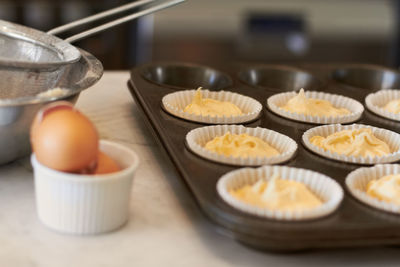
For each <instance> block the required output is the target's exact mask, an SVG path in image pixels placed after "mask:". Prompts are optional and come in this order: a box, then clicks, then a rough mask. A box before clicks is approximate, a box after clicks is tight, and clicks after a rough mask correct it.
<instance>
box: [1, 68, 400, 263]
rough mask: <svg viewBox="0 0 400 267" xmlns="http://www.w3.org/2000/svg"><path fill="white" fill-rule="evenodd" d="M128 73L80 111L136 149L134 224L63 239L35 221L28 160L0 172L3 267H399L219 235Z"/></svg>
mask: <svg viewBox="0 0 400 267" xmlns="http://www.w3.org/2000/svg"><path fill="white" fill-rule="evenodd" d="M128 79H129V74H128V72H105V74H104V76H103V78H102V79H101V80H100V82H98V83H97V84H96V85H95V86H94V87H92V88H90V89H88V90H86V91H85V92H84V93H82V94H81V96H80V98H79V100H78V103H77V107H78V108H79V109H80V110H81V111H83V112H84V113H85V114H86V115H88V116H89V117H90V118H91V119H92V121H93V122H94V123H95V124H96V126H97V128H98V130H99V132H100V135H101V138H103V139H109V140H113V141H117V142H119V143H122V144H124V145H126V146H128V147H130V148H132V149H133V150H135V151H136V152H137V153H138V154H139V156H140V158H141V164H140V167H139V169H138V171H137V174H136V176H135V178H134V182H133V189H132V200H131V209H130V220H129V222H128V223H127V224H126V225H125V226H123V227H122V228H120V229H119V230H117V231H115V232H111V233H108V234H104V235H99V236H83V237H82V236H69V235H62V234H59V233H56V232H53V231H51V230H48V229H47V228H46V227H45V226H43V225H42V224H41V223H40V221H39V220H38V218H37V216H36V210H35V199H34V188H33V175H32V170H31V167H30V163H29V159H28V158H26V159H22V160H19V161H16V162H14V163H11V164H8V165H4V166H0V266H1V267H19V266H31V267H36V266H40V267H50V266H51V267H64V266H73V267H75V266H85V267H91V266H95V267H106V266H113V267H118V266H174V267H178V266H191V267H197V266H207V267H210V266H221V267H222V266H324V267H328V266H362V267H366V266H400V247H399V248H394V247H391V248H390V247H378V248H368V249H342V250H329V251H311V252H302V253H295V254H273V253H266V252H260V251H256V250H253V249H250V248H247V247H245V246H243V245H241V244H239V243H237V242H236V241H234V240H232V239H230V238H229V237H226V236H224V235H222V234H220V233H219V232H217V230H216V227H215V225H213V224H212V223H211V222H210V221H208V219H207V218H205V217H204V216H203V214H202V213H201V212H200V210H199V208H198V207H197V206H196V204H195V202H194V200H193V198H192V197H191V195H190V194H189V192H188V191H187V189H186V188H185V186H184V185H183V184H182V182H181V180H180V178H179V177H178V175H177V173H176V172H175V170H174V168H173V166H172V165H171V163H170V162H169V159H167V158H166V157H165V156H164V154H163V153H162V151H161V150H160V149H161V148H159V147H158V146H157V144H156V143H155V140H154V139H153V137H152V135H151V133H150V131H149V129H147V128H146V125H145V123H144V121H143V118H142V116H141V113H140V111H139V110H138V108H137V107H136V105H135V103H134V101H133V100H132V97H131V95H130V93H129V90H128V89H127V87H126V82H127V80H128Z"/></svg>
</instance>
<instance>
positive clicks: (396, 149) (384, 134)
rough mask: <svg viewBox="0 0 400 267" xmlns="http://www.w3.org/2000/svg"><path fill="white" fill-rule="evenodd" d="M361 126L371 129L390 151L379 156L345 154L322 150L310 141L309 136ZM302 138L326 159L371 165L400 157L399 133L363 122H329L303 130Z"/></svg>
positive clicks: (306, 144) (325, 135) (328, 133)
mask: <svg viewBox="0 0 400 267" xmlns="http://www.w3.org/2000/svg"><path fill="white" fill-rule="evenodd" d="M361 128H368V129H371V130H372V132H373V134H374V135H375V136H376V137H377V138H379V139H381V140H382V141H384V142H385V143H386V144H387V145H388V146H389V148H390V151H391V153H390V154H388V155H384V156H380V157H378V156H376V157H361V156H358V157H355V156H346V155H342V154H338V153H336V152H331V151H328V150H324V149H323V148H320V147H318V146H316V145H314V144H312V143H311V142H310V138H311V137H313V136H316V135H319V136H323V137H327V136H328V135H331V134H333V133H335V132H339V131H343V130H356V129H361ZM302 140H303V143H304V145H305V146H306V147H307V148H308V149H310V150H311V151H313V152H314V153H316V154H318V155H321V156H324V157H326V158H328V159H333V160H338V161H343V162H349V163H355V164H365V165H371V164H382V163H390V162H395V161H398V160H399V159H400V134H398V133H395V132H393V131H389V130H386V129H383V128H377V127H372V126H368V125H363V124H351V125H341V124H331V125H323V126H317V127H314V128H311V129H309V130H308V131H306V132H304V134H303V137H302Z"/></svg>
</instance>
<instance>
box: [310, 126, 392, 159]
mask: <svg viewBox="0 0 400 267" xmlns="http://www.w3.org/2000/svg"><path fill="white" fill-rule="evenodd" d="M310 142H311V143H312V144H314V145H316V146H319V147H321V148H323V149H324V150H325V151H326V150H328V151H331V152H336V153H338V154H343V155H346V156H355V157H358V156H361V157H368V156H370V157H375V156H384V155H387V154H390V153H391V152H390V148H389V146H388V145H387V144H386V143H385V142H384V141H382V140H380V139H379V138H377V137H376V136H375V135H374V134H373V132H372V130H371V129H368V128H361V129H357V130H344V131H340V132H336V133H334V134H331V135H328V136H327V137H322V136H313V137H311V138H310Z"/></svg>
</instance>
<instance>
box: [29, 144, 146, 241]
mask: <svg viewBox="0 0 400 267" xmlns="http://www.w3.org/2000/svg"><path fill="white" fill-rule="evenodd" d="M100 150H101V151H103V152H104V153H105V154H107V155H108V156H110V157H111V158H112V159H114V160H115V161H116V162H117V163H118V164H119V166H121V168H122V170H121V171H118V172H114V173H109V174H101V175H80V174H73V173H66V172H60V171H56V170H53V169H50V168H47V167H46V166H44V165H42V164H41V163H40V162H38V161H37V160H36V157H35V155H34V154H32V157H31V162H32V165H33V169H34V180H35V197H36V208H37V212H38V217H39V219H40V220H41V221H42V222H43V224H45V225H46V226H47V227H49V228H51V229H53V230H56V231H58V232H62V233H68V234H77V235H86V234H99V233H103V232H108V231H111V230H114V229H116V228H118V227H120V226H122V225H123V224H124V223H126V221H127V220H128V218H129V203H130V196H131V188H132V186H131V185H132V179H133V176H134V173H135V171H136V169H137V166H138V163H139V158H138V156H137V155H136V153H134V152H133V151H131V150H130V149H128V148H126V147H124V146H122V145H119V144H116V143H113V142H108V141H104V140H101V141H100Z"/></svg>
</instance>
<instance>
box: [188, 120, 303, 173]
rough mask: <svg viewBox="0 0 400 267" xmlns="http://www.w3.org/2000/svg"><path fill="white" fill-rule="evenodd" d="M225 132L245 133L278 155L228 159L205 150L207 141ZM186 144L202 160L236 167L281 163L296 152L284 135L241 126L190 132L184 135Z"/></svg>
mask: <svg viewBox="0 0 400 267" xmlns="http://www.w3.org/2000/svg"><path fill="white" fill-rule="evenodd" d="M227 132H230V133H231V134H243V133H246V134H248V135H250V136H255V137H258V138H260V139H261V140H263V141H265V142H266V143H268V144H269V145H270V146H272V147H274V148H275V149H276V150H278V151H279V153H280V154H279V155H277V156H272V157H233V156H229V157H228V156H225V155H220V154H218V153H216V152H213V151H209V150H207V149H206V148H205V145H206V143H207V142H208V141H211V140H212V139H214V138H215V137H217V136H223V135H224V134H225V133H227ZM186 144H187V146H188V147H189V149H190V150H191V151H193V152H194V153H195V154H197V155H199V156H201V157H203V158H206V159H209V160H212V161H215V162H218V163H225V164H230V165H236V166H260V165H266V164H278V163H282V162H285V161H287V160H289V159H290V158H292V157H293V155H294V153H295V152H296V150H297V143H296V142H295V141H294V140H293V139H291V138H290V137H287V136H286V135H283V134H280V133H278V132H275V131H272V130H268V129H265V128H259V127H257V128H249V127H244V126H242V125H214V126H206V127H201V128H197V129H194V130H191V131H190V132H189V133H188V134H187V135H186Z"/></svg>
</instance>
